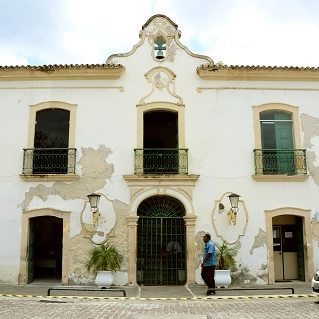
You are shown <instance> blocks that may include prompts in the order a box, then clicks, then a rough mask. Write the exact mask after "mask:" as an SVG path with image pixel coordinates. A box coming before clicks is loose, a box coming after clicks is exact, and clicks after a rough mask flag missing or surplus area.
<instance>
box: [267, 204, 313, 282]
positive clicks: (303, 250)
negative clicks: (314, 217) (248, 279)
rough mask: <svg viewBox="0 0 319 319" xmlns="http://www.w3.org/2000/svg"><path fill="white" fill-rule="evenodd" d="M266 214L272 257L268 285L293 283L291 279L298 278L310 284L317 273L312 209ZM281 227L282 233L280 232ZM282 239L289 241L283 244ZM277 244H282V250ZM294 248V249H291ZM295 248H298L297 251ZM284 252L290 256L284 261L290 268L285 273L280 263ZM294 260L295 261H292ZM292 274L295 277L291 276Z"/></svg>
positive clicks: (280, 209)
mask: <svg viewBox="0 0 319 319" xmlns="http://www.w3.org/2000/svg"><path fill="white" fill-rule="evenodd" d="M265 213H266V233H267V247H268V256H269V262H268V267H269V273H268V276H269V278H268V281H269V284H273V283H275V281H281V280H290V279H288V278H291V279H292V278H296V279H299V280H302V281H303V280H304V281H306V282H308V283H310V282H311V279H312V277H313V273H314V267H313V250H312V238H311V234H312V233H311V211H310V210H309V209H301V208H294V207H282V208H277V209H274V210H265ZM279 226H280V231H277V229H278V228H277V227H279ZM283 237H284V240H286V243H284V244H283ZM278 243H281V247H279V245H278ZM283 246H285V248H284V247H283ZM292 246H293V248H292V249H291V247H292ZM294 246H296V247H295V248H294ZM278 247H279V248H280V249H283V251H280V250H278V249H279V248H278ZM289 250H296V251H289ZM282 252H284V253H285V252H287V254H286V257H287V258H286V257H285V259H286V260H285V261H284V263H285V264H286V266H288V267H287V268H286V269H284V268H283V267H284V266H283V265H280V264H278V262H277V261H278V259H279V261H280V260H282V259H283V257H282ZM280 253H281V254H280ZM276 255H277V256H276ZM292 258H293V259H294V261H291V260H290V261H289V259H292ZM275 259H277V260H275ZM275 268H277V269H275ZM296 268H297V271H298V273H297V275H296ZM293 269H295V270H293ZM286 270H287V271H289V273H288V272H287V271H286ZM285 271H286V272H285ZM292 271H293V275H292V276H291V272H292ZM283 272H285V275H283ZM281 278H283V279H281Z"/></svg>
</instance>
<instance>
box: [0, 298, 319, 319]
mask: <svg viewBox="0 0 319 319" xmlns="http://www.w3.org/2000/svg"><path fill="white" fill-rule="evenodd" d="M318 317H319V304H318V298H315V297H298V298H271V299H270V298H261V299H259V298H258V299H237V300H236V299H225V300H218V299H206V300H199V299H196V300H172V299H168V300H149V299H145V300H141V299H135V300H130V299H129V298H125V299H123V300H120V299H118V300H110V299H104V300H99V301H88V300H81V301H79V300H78V299H76V300H74V299H70V300H62V299H52V300H47V299H45V300H44V299H30V300H27V299H25V298H23V299H15V298H14V299H12V298H11V299H10V298H6V297H2V298H1V300H0V318H1V319H2V318H6V319H21V318H32V319H40V318H41V319H43V318H59V319H64V318H68V319H72V318H76V319H81V318H85V319H93V318H108V319H115V318H116V319H124V318H130V319H146V318H150V319H160V318H161V319H164V318H165V319H180V318H183V319H206V318H208V319H213V318H219V319H220V318H236V319H241V318H250V319H251V318H258V319H260V318H271V319H274V318H280V319H281V318H290V319H292V318H318Z"/></svg>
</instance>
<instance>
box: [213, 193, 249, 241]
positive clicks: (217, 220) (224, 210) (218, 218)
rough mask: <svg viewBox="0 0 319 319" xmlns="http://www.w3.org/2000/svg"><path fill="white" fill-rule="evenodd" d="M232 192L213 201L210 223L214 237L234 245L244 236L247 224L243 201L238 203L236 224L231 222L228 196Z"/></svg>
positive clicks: (231, 216)
mask: <svg viewBox="0 0 319 319" xmlns="http://www.w3.org/2000/svg"><path fill="white" fill-rule="evenodd" d="M231 193H232V192H227V193H224V194H223V195H222V196H221V198H220V199H217V200H215V205H214V208H213V214H212V223H213V227H214V229H215V232H216V235H217V236H218V237H220V238H221V239H222V240H226V241H227V242H228V243H229V244H235V243H236V242H238V240H239V239H240V236H245V233H246V228H247V224H248V212H247V209H246V206H245V202H244V200H241V199H240V200H239V202H238V208H239V210H238V212H237V216H236V223H234V222H233V218H234V216H233V215H232V214H231V205H230V202H229V198H228V195H230V194H231Z"/></svg>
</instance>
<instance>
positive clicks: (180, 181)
mask: <svg viewBox="0 0 319 319" xmlns="http://www.w3.org/2000/svg"><path fill="white" fill-rule="evenodd" d="M123 177H124V179H125V180H126V182H127V184H128V185H129V186H141V185H144V186H145V185H149V186H159V185H161V186H166V185H171V184H173V185H179V186H180V185H184V186H185V185H194V183H195V182H196V181H197V179H198V178H199V175H193V174H192V175H124V176H123Z"/></svg>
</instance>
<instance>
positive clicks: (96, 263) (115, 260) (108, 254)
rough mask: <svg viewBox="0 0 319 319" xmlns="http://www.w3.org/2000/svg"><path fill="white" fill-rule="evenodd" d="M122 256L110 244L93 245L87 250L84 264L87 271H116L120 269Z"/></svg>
mask: <svg viewBox="0 0 319 319" xmlns="http://www.w3.org/2000/svg"><path fill="white" fill-rule="evenodd" d="M122 260H123V256H122V255H121V254H120V253H119V252H118V251H117V250H116V248H115V247H114V246H111V245H110V244H108V243H107V244H102V245H99V246H96V247H94V248H93V249H92V250H90V252H89V260H88V261H87V262H86V264H85V266H86V268H87V270H88V271H92V272H93V273H97V272H98V271H103V270H109V271H112V272H116V271H118V270H120V268H121V264H122Z"/></svg>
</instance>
